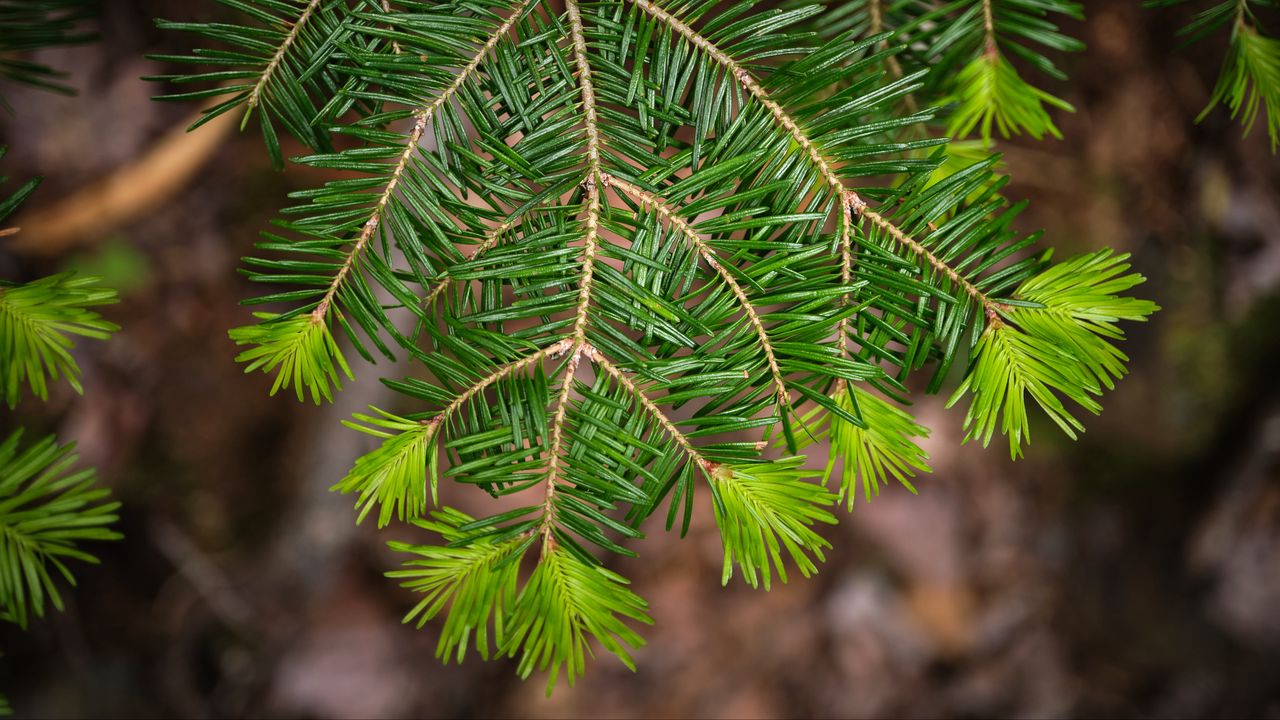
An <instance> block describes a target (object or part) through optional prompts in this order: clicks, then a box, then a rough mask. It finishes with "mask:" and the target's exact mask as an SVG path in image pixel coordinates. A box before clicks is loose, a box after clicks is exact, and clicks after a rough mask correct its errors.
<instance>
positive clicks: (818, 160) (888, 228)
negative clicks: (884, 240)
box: [632, 0, 999, 322]
mask: <svg viewBox="0 0 1280 720" xmlns="http://www.w3.org/2000/svg"><path fill="white" fill-rule="evenodd" d="M986 1H987V2H989V1H990V0H986ZM632 2H634V3H635V4H636V7H638V8H640V9H641V10H644V11H645V12H647V13H649V14H650V15H652V16H653V17H654V18H655V19H657V20H659V21H660V22H664V23H666V24H667V25H668V26H670V27H671V29H672V30H674V31H675V32H677V33H679V34H680V35H681V36H682V37H684V38H685V39H686V40H688V41H689V42H690V43H692V44H693V45H694V46H695V47H697V48H698V49H700V50H702V51H703V52H705V53H707V54H708V55H710V56H711V58H712V59H713V60H715V61H716V62H718V63H720V64H721V65H723V66H724V67H725V69H727V70H728V71H729V73H730V74H731V75H733V77H734V78H736V79H737V81H738V84H740V85H741V86H742V87H743V89H745V90H746V91H747V92H748V93H750V94H751V96H752V97H754V98H755V99H756V100H758V101H759V102H760V104H761V105H763V106H764V107H765V109H766V110H768V111H769V114H770V115H772V116H773V118H774V120H775V121H776V122H777V123H778V125H780V126H781V127H782V128H783V129H784V130H786V131H787V133H788V134H790V135H791V139H792V140H794V141H795V142H796V144H797V145H799V146H800V147H801V148H803V149H804V150H805V152H806V153H808V155H809V159H810V160H812V161H813V164H814V166H815V167H816V168H817V169H818V173H819V174H820V175H822V177H823V179H824V180H826V182H827V184H828V185H830V186H831V189H832V190H833V191H834V192H835V193H836V194H837V196H838V197H840V198H841V201H842V202H843V203H844V204H846V205H848V206H849V207H850V208H851V209H852V210H853V212H854V213H855V214H858V215H861V216H863V217H866V218H867V219H868V220H870V221H871V222H872V224H874V225H876V226H878V227H880V228H881V229H883V230H884V231H885V232H887V233H888V234H889V236H890V237H892V238H893V239H894V240H896V241H898V242H899V243H901V244H902V245H904V246H905V247H907V248H908V249H910V250H911V252H913V253H914V254H915V255H916V256H917V257H919V258H920V259H922V260H924V261H925V262H927V263H928V264H929V265H930V266H931V267H933V268H934V269H935V270H938V271H939V272H941V273H942V274H944V275H946V276H947V277H948V278H950V279H951V280H952V281H953V282H955V283H956V284H957V285H959V286H960V287H962V288H963V289H964V291H965V293H966V294H967V295H969V297H971V298H973V300H974V301H975V302H977V303H978V304H979V305H980V306H981V307H982V309H983V310H984V312H985V313H986V315H987V318H988V319H991V320H994V321H996V322H998V321H999V316H998V314H997V312H996V310H997V305H996V303H994V302H992V301H991V300H990V299H989V298H988V297H987V296H986V295H985V294H984V293H983V292H982V291H981V290H979V289H978V288H977V287H976V286H975V285H973V284H972V283H970V282H969V281H968V280H966V279H964V278H963V277H962V276H961V275H960V273H958V272H957V271H956V270H955V269H954V268H952V267H951V266H949V265H947V264H946V263H945V262H944V261H943V260H942V259H941V258H939V257H937V256H936V255H934V254H933V253H931V252H929V250H928V249H927V248H925V246H924V245H922V244H920V242H918V241H917V240H915V239H914V238H912V237H911V236H910V235H907V234H906V233H904V232H903V231H902V230H901V229H900V228H898V226H896V225H894V224H893V223H892V222H890V221H889V220H888V219H886V218H885V217H884V216H882V215H880V214H879V213H876V212H875V211H873V210H871V209H870V208H868V207H867V203H866V201H865V200H863V199H862V198H861V197H860V196H859V195H858V193H856V192H854V191H853V190H850V189H848V188H846V187H845V186H844V182H843V181H842V180H841V179H840V176H839V175H837V174H836V172H835V169H834V167H833V165H832V162H831V161H830V160H828V159H827V158H826V156H824V155H823V154H822V151H821V150H820V149H819V148H818V146H817V144H816V143H814V141H813V140H812V139H811V138H810V137H809V136H808V135H807V134H805V132H804V130H802V129H801V128H800V125H799V124H798V123H797V122H796V120H795V118H793V117H791V115H790V114H789V113H787V111H786V110H785V109H783V107H782V106H781V105H779V104H778V103H777V102H776V101H775V100H774V99H773V98H772V97H770V96H769V92H768V91H767V90H765V89H764V86H762V85H761V84H760V83H759V81H757V80H756V79H755V78H754V77H752V75H751V73H750V72H748V71H747V69H746V68H744V67H742V66H741V65H739V64H738V62H737V61H736V60H734V59H733V58H732V57H730V56H729V55H728V54H727V53H725V52H724V51H723V50H721V49H720V48H718V47H716V45H715V43H713V42H711V41H710V40H708V39H706V38H705V37H703V36H702V35H700V34H698V32H697V31H696V30H694V29H693V28H691V27H689V26H688V25H686V24H685V23H684V22H683V21H681V20H679V19H678V18H676V17H674V16H672V15H671V14H670V13H668V12H667V11H665V10H663V9H662V8H660V7H658V6H657V5H654V4H653V3H652V2H651V1H650V0H632Z"/></svg>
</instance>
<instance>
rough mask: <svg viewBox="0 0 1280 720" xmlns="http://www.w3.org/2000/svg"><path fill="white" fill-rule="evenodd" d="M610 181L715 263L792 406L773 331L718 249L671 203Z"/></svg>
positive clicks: (620, 181)
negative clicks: (674, 229) (769, 329)
mask: <svg viewBox="0 0 1280 720" xmlns="http://www.w3.org/2000/svg"><path fill="white" fill-rule="evenodd" d="M607 180H608V181H609V184H610V186H612V187H615V188H617V189H619V190H621V191H622V192H624V193H626V194H627V195H630V196H631V197H632V198H634V199H635V200H637V201H638V202H640V203H641V204H642V205H646V206H648V207H650V208H652V209H653V210H654V212H656V213H658V215H660V216H661V217H662V219H664V220H666V221H667V223H669V224H670V225H672V226H673V227H675V228H676V229H677V230H679V231H680V233H681V234H683V235H684V236H685V237H686V238H688V240H689V242H690V243H691V244H692V245H693V246H694V248H695V249H696V250H697V251H698V253H699V254H700V255H702V259H703V260H705V261H706V263H707V264H708V265H710V266H711V269H713V270H715V271H716V274H717V275H719V276H720V279H721V280H723V281H724V283H725V285H727V286H728V287H729V291H730V292H732V293H733V295H734V297H736V298H737V299H738V303H739V304H740V305H742V312H743V314H745V315H746V317H747V322H748V323H750V324H751V327H752V329H753V330H754V331H755V333H756V336H757V337H758V338H759V339H760V345H761V346H762V347H763V348H764V355H765V360H766V361H767V362H768V365H769V373H770V375H772V376H773V383H774V390H775V393H776V394H777V396H778V399H779V401H781V402H782V404H783V406H784V407H785V406H786V405H789V404H790V403H791V397H790V395H789V394H788V393H787V386H786V382H785V381H784V380H783V379H782V368H781V367H779V365H778V358H777V356H776V355H775V354H774V351H773V343H772V342H770V341H769V334H768V333H767V332H765V329H764V323H763V322H762V321H761V320H760V315H759V313H757V312H756V309H755V306H754V305H752V304H751V299H750V298H748V297H747V293H746V291H744V290H743V289H742V286H741V285H739V284H738V281H737V280H736V279H735V278H734V277H733V274H732V273H730V272H729V271H728V269H726V268H725V267H724V265H722V264H721V263H720V261H719V259H718V258H717V257H716V254H715V251H713V250H712V249H711V247H710V246H708V245H707V244H706V242H705V241H703V239H702V237H701V236H700V235H698V232H697V231H696V230H694V229H693V226H691V225H690V224H689V223H688V222H687V221H686V220H685V219H684V218H682V217H680V216H679V215H677V214H676V213H675V211H674V210H672V208H671V206H670V205H668V204H667V203H666V202H664V201H663V200H662V199H661V198H659V197H657V196H656V195H654V194H653V193H650V192H648V191H646V190H643V189H641V188H639V187H637V186H635V185H633V184H631V183H629V182H627V181H626V180H623V179H621V178H617V177H613V176H608V177H607Z"/></svg>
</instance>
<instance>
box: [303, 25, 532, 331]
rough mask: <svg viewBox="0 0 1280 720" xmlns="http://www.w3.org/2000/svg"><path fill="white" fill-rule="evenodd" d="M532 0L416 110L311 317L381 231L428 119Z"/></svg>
mask: <svg viewBox="0 0 1280 720" xmlns="http://www.w3.org/2000/svg"><path fill="white" fill-rule="evenodd" d="M529 2H530V0H524V1H523V2H521V3H520V4H519V5H517V6H516V9H515V10H514V11H513V12H512V13H511V16H510V17H508V18H507V19H506V20H505V21H504V22H503V23H502V24H501V25H499V26H498V29H497V30H495V31H494V32H493V34H491V35H490V36H489V38H488V39H487V40H486V41H485V42H484V44H483V45H481V46H480V49H479V50H478V51H477V52H476V54H475V56H473V57H472V58H471V62H469V63H467V65H466V67H464V68H462V70H461V71H459V72H458V76H457V77H456V78H454V79H453V82H452V83H451V84H450V85H449V87H447V88H445V89H444V90H443V91H441V93H440V94H439V95H437V96H436V97H435V99H433V100H432V101H431V102H430V103H428V104H427V105H425V106H423V107H422V108H419V109H418V110H417V111H415V112H414V114H413V117H414V121H413V128H412V129H411V130H410V131H409V137H408V141H407V143H406V145H405V148H404V152H403V153H402V154H401V155H400V160H399V161H398V162H397V163H396V165H395V168H394V169H393V170H392V171H391V177H390V178H389V179H388V180H387V187H386V188H385V189H384V190H383V191H382V194H381V195H379V196H378V202H377V204H376V205H375V206H374V208H373V212H372V214H371V215H370V216H369V219H368V221H366V222H365V224H364V227H363V228H361V230H360V235H359V237H357V238H356V242H355V245H353V246H352V248H351V252H350V253H348V254H347V259H346V260H345V261H344V262H343V263H342V267H341V268H340V269H339V270H338V274H337V275H336V276H334V278H333V282H332V283H330V285H329V289H328V290H327V291H326V292H325V294H324V297H323V298H321V299H320V304H319V305H317V306H316V309H315V310H313V311H312V312H311V321H312V322H316V323H318V322H320V321H322V320H323V319H324V316H325V314H326V313H327V312H328V311H329V305H330V304H331V303H332V302H333V298H334V296H336V295H337V294H338V289H339V288H340V287H341V286H342V281H343V280H345V279H346V277H347V275H348V274H349V273H350V272H351V269H352V267H354V266H355V263H356V260H357V259H358V258H359V256H360V253H361V251H363V250H364V248H365V246H366V245H368V244H369V240H370V239H372V238H373V234H374V233H375V232H377V230H378V226H379V225H380V224H381V222H382V214H383V212H385V211H386V207H387V203H389V202H391V198H392V196H393V195H394V194H395V191H396V186H397V185H399V184H400V178H401V176H403V175H404V171H405V169H406V168H408V167H409V160H410V159H411V158H412V157H413V152H414V151H415V150H417V149H418V142H419V141H420V140H421V139H422V135H423V134H424V133H425V132H426V130H427V123H428V122H430V121H431V116H432V115H433V114H434V113H435V111H436V110H438V109H440V107H441V106H442V105H444V104H445V103H446V102H448V101H449V99H450V98H452V97H453V95H454V94H455V93H457V92H458V91H459V90H460V89H462V86H463V84H464V83H466V81H467V80H468V79H469V78H470V77H471V76H472V75H474V74H475V72H476V70H477V69H478V68H479V67H480V63H481V62H483V61H484V57H485V56H486V55H488V54H489V53H490V52H491V51H492V50H493V49H494V48H495V47H497V46H498V43H499V42H501V41H502V38H504V37H506V36H507V34H508V33H509V32H511V28H512V27H513V26H514V25H515V24H516V22H517V21H518V20H519V19H520V17H521V16H523V15H524V10H525V8H526V7H527V6H528V5H529Z"/></svg>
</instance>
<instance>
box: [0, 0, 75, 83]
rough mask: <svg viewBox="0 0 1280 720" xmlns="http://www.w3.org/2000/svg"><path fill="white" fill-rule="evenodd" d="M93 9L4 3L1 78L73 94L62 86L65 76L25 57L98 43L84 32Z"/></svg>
mask: <svg viewBox="0 0 1280 720" xmlns="http://www.w3.org/2000/svg"><path fill="white" fill-rule="evenodd" d="M93 6H94V3H93V2H92V0H0V77H2V78H7V79H9V80H13V81H16V82H21V83H26V84H29V85H36V86H38V87H42V88H45V89H46V90H53V91H54V92H59V93H63V94H67V95H70V94H73V93H74V92H75V91H74V90H72V89H71V88H70V87H68V86H67V85H66V84H65V83H63V82H62V78H64V77H65V74H64V73H62V72H60V71H58V70H55V69H53V68H51V67H49V66H47V65H42V64H40V63H37V62H33V61H31V60H29V59H27V58H25V57H23V56H22V54H23V53H25V52H27V51H29V50H37V49H40V48H47V47H56V46H62V45H78V44H80V43H85V42H90V41H92V40H94V39H95V38H96V35H95V34H94V33H91V32H86V31H85V30H84V29H83V28H84V26H83V20H84V19H85V18H86V17H88V16H89V15H90V14H92V11H93ZM0 104H3V100H0Z"/></svg>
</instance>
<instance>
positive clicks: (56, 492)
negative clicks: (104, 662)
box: [0, 430, 121, 628]
mask: <svg viewBox="0 0 1280 720" xmlns="http://www.w3.org/2000/svg"><path fill="white" fill-rule="evenodd" d="M22 434H23V433H22V431H21V430H18V431H15V432H13V433H12V434H10V435H9V437H8V438H7V439H5V441H4V442H3V443H0V557H3V558H5V564H6V567H5V569H4V571H3V572H0V618H2V619H6V620H9V621H11V622H14V623H17V624H18V625H20V626H22V627H24V628H25V627H26V626H27V622H28V620H29V618H30V617H31V616H32V615H35V616H36V617H44V611H45V604H46V602H48V604H50V605H52V606H53V607H54V608H55V609H57V610H61V609H62V595H61V593H60V592H59V590H58V582H57V580H56V578H58V577H61V578H62V580H63V581H65V582H66V583H67V584H69V585H73V586H74V585H75V577H74V576H73V575H72V573H71V568H70V566H69V564H68V563H69V562H70V561H73V560H74V561H80V562H85V563H90V564H96V563H97V562H98V560H97V558H96V557H94V556H93V555H92V554H90V553H88V552H87V551H85V550H83V549H81V548H80V543H83V542H86V541H104V540H115V539H118V538H119V537H121V536H120V534H119V533H117V532H115V531H114V530H110V529H109V528H108V526H109V525H111V524H113V523H114V522H116V520H117V516H116V510H117V509H118V508H119V507H120V503H118V502H106V501H105V499H106V498H107V496H108V491H107V490H105V489H102V488H98V487H96V483H95V480H94V474H93V471H92V470H80V471H76V472H71V471H70V470H71V467H72V466H73V465H75V463H76V461H77V459H78V458H77V456H76V455H75V448H74V446H72V445H64V446H58V445H57V443H56V442H55V441H54V439H53V438H52V437H47V438H45V439H44V440H41V441H40V442H37V443H36V444H34V445H31V446H30V447H28V448H26V449H24V450H23V449H19V447H20V444H21V440H22Z"/></svg>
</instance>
